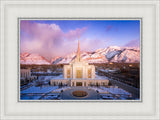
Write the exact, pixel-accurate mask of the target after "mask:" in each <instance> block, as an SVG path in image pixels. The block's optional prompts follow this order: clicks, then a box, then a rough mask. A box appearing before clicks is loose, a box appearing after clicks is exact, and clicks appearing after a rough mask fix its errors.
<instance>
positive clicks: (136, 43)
mask: <svg viewBox="0 0 160 120" xmlns="http://www.w3.org/2000/svg"><path fill="white" fill-rule="evenodd" d="M139 45H140V44H139V40H138V39H135V40H131V41H129V42H128V43H127V44H125V45H124V46H126V47H139Z"/></svg>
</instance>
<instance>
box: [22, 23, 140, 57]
mask: <svg viewBox="0 0 160 120" xmlns="http://www.w3.org/2000/svg"><path fill="white" fill-rule="evenodd" d="M78 36H79V41H80V49H81V51H94V50H96V49H99V48H105V47H108V46H120V47H124V46H127V47H139V40H140V21H139V20H21V21H20V50H21V53H23V52H29V53H38V54H40V55H43V56H45V57H47V58H52V57H55V56H64V55H66V54H69V53H72V52H74V51H76V50H77V39H78Z"/></svg>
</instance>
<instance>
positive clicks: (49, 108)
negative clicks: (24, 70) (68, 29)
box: [1, 0, 160, 120]
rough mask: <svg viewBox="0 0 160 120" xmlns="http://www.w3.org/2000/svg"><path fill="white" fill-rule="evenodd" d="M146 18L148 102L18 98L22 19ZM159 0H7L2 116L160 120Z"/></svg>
mask: <svg viewBox="0 0 160 120" xmlns="http://www.w3.org/2000/svg"><path fill="white" fill-rule="evenodd" d="M19 17H28V18H33V17H34V18H41V17H43V18H47V17H53V18H58V17H64V18H66V17H70V18H71V17H76V18H78V17H86V18H87V17H89V18H95V19H96V18H102V17H106V18H111V17H112V18H135V17H138V18H142V20H143V25H142V31H143V34H142V46H141V47H142V54H143V55H142V56H143V57H142V58H141V59H142V63H143V67H142V68H141V71H142V74H141V75H142V86H143V87H142V102H117V103H114V102H96V103H92V102H87V103H84V102H64V103H63V102H47V103H45V102H17V98H18V89H17V88H18V84H17V78H18V77H17V73H18V70H19V69H18V64H19V63H18V57H17V55H18V51H19V48H18V44H17V40H18V38H17V36H18V35H17V34H18V27H17V18H19ZM159 84H160V83H159V1H158V0H154V1H147V0H144V1H136V0H134V1H109V0H108V1H103V0H102V1H87V0H85V1H72V0H70V1H69V0H66V1H49V0H48V1H41V0H33V1H7V0H6V1H2V0H1V119H6V120H7V119H119V118H120V119H159V118H160V116H159V112H160V111H159Z"/></svg>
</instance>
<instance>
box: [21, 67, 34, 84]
mask: <svg viewBox="0 0 160 120" xmlns="http://www.w3.org/2000/svg"><path fill="white" fill-rule="evenodd" d="M33 79H37V76H32V75H31V70H30V69H21V70H20V80H21V82H22V83H25V82H26V81H27V80H33Z"/></svg>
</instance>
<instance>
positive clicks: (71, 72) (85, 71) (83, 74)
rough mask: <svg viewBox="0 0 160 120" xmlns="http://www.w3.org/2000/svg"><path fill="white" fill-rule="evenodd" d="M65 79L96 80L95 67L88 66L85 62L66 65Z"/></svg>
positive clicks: (64, 68)
mask: <svg viewBox="0 0 160 120" xmlns="http://www.w3.org/2000/svg"><path fill="white" fill-rule="evenodd" d="M77 72H79V73H77ZM78 74H79V75H78ZM63 77H64V79H69V78H70V79H95V66H94V65H88V63H86V62H84V61H83V62H74V63H71V64H69V65H64V67H63Z"/></svg>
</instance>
